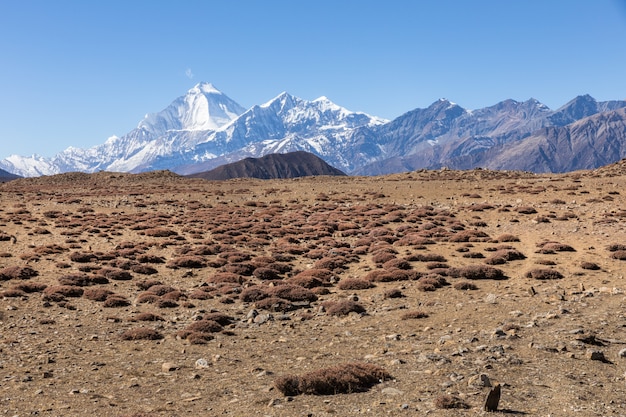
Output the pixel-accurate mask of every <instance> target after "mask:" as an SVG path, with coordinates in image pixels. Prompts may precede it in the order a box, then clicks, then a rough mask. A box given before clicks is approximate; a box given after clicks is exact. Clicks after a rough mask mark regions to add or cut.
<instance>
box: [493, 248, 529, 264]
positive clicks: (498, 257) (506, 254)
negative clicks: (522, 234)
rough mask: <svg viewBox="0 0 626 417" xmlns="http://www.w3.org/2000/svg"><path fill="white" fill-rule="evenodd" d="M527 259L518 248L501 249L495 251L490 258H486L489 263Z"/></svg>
mask: <svg viewBox="0 0 626 417" xmlns="http://www.w3.org/2000/svg"><path fill="white" fill-rule="evenodd" d="M522 259H526V255H524V254H523V253H522V252H520V251H518V250H517V249H500V250H497V251H495V252H494V253H493V254H492V255H491V256H490V257H489V258H487V259H485V263H486V264H488V265H503V264H505V263H507V262H509V261H517V260H522Z"/></svg>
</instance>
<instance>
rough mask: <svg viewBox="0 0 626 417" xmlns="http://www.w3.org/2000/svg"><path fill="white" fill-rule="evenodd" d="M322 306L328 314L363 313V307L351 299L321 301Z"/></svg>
mask: <svg viewBox="0 0 626 417" xmlns="http://www.w3.org/2000/svg"><path fill="white" fill-rule="evenodd" d="M322 306H323V307H324V309H325V310H326V313H327V314H328V315H330V316H347V315H348V314H350V313H357V314H363V313H365V307H363V306H362V305H361V304H359V303H357V302H355V301H352V300H339V301H332V300H330V301H325V302H323V303H322Z"/></svg>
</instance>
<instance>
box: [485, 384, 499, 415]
mask: <svg viewBox="0 0 626 417" xmlns="http://www.w3.org/2000/svg"><path fill="white" fill-rule="evenodd" d="M499 403H500V384H496V385H495V386H494V387H493V388H491V389H490V390H489V394H487V397H486V398H485V405H484V407H483V409H484V410H485V411H498V404H499Z"/></svg>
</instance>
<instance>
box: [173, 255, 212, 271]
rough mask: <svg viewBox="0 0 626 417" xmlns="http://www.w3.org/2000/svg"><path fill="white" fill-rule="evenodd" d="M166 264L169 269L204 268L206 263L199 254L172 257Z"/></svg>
mask: <svg viewBox="0 0 626 417" xmlns="http://www.w3.org/2000/svg"><path fill="white" fill-rule="evenodd" d="M166 266H167V267H168V268H171V269H178V268H205V267H206V266H207V264H206V262H205V261H204V259H203V258H202V257H200V256H181V257H180V258H174V259H172V260H171V261H169V262H168V263H167V265H166Z"/></svg>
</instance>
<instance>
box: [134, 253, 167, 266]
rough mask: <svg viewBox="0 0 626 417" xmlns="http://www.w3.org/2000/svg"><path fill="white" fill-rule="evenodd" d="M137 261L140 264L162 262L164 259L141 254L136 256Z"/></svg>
mask: <svg viewBox="0 0 626 417" xmlns="http://www.w3.org/2000/svg"><path fill="white" fill-rule="evenodd" d="M137 262H140V263H142V264H163V263H165V259H163V258H162V257H160V256H157V255H149V254H143V255H140V256H138V257H137Z"/></svg>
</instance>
